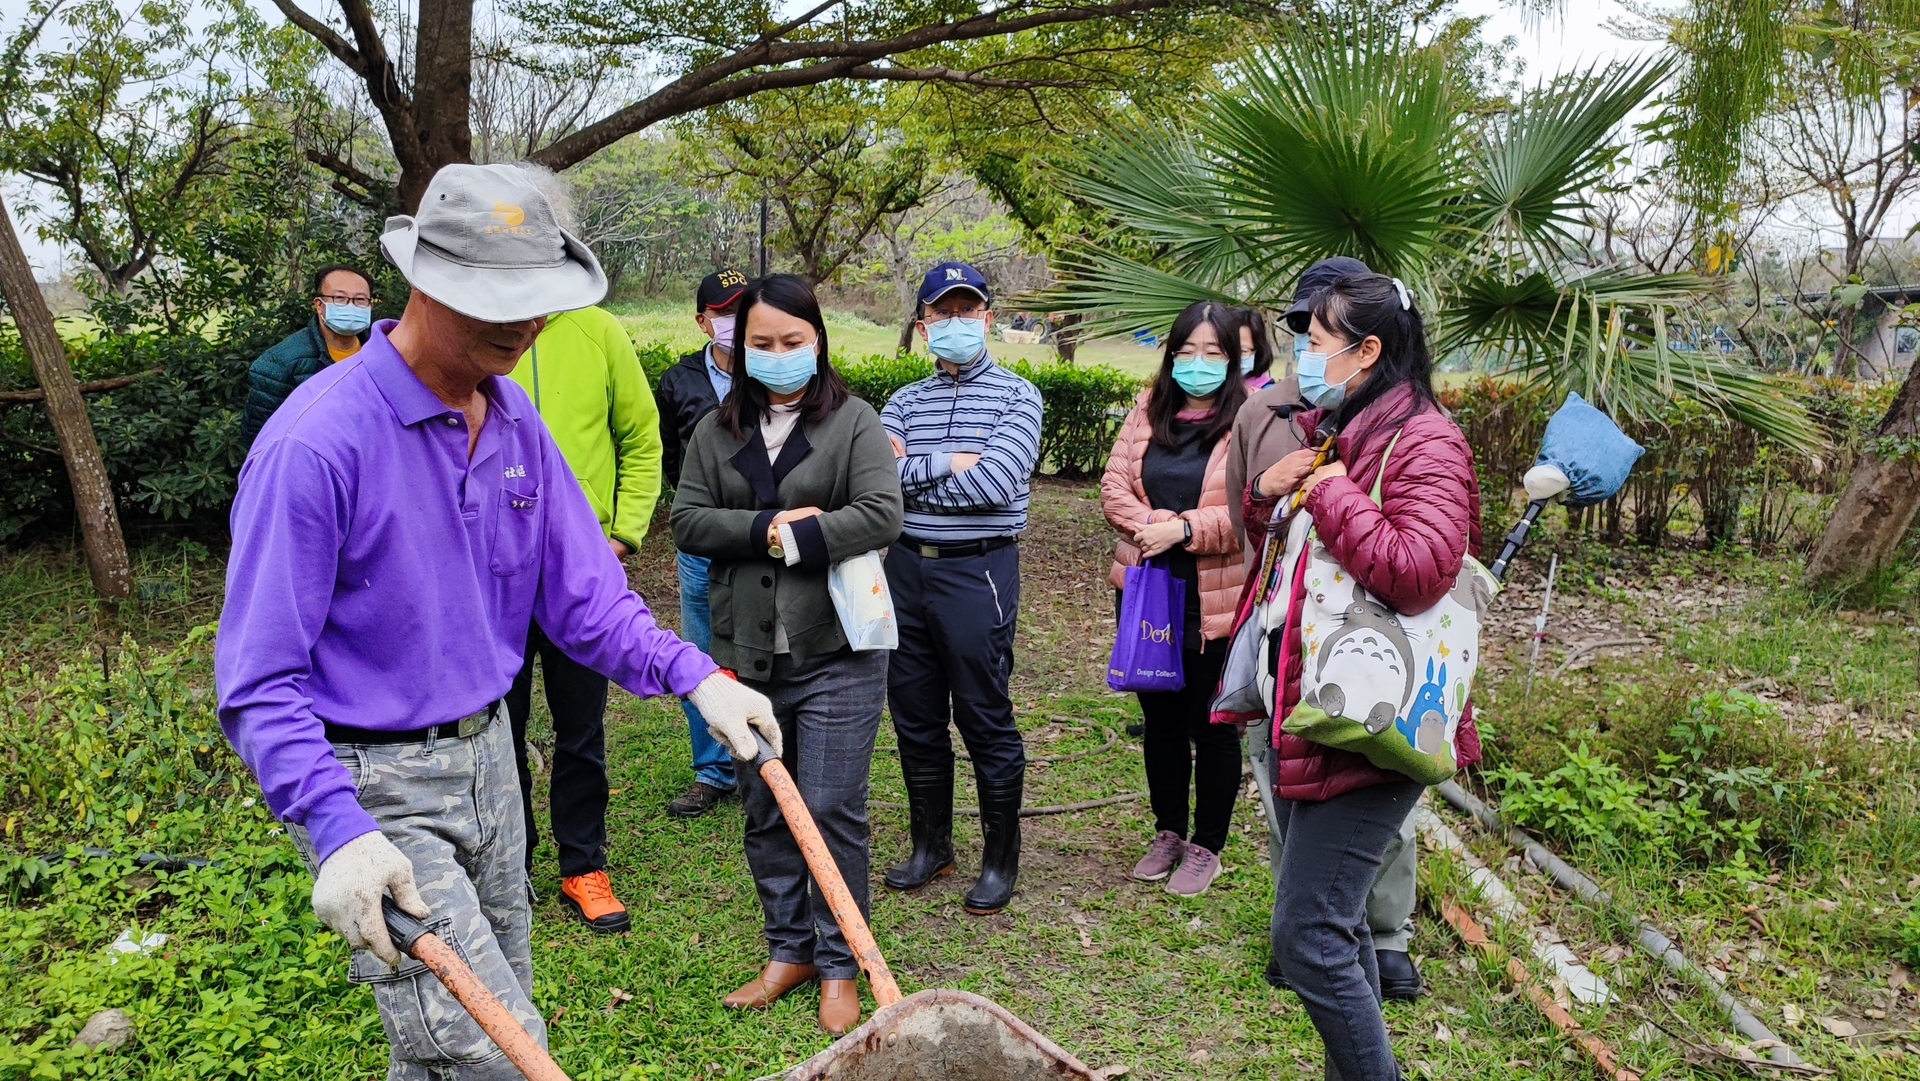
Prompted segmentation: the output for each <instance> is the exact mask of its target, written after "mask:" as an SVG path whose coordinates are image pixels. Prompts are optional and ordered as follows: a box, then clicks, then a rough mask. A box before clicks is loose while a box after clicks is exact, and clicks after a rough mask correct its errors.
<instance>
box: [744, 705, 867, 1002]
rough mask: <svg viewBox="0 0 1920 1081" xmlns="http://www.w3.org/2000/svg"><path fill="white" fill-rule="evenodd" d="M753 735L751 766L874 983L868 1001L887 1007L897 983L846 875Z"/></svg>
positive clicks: (783, 772)
mask: <svg viewBox="0 0 1920 1081" xmlns="http://www.w3.org/2000/svg"><path fill="white" fill-rule="evenodd" d="M753 739H754V742H755V743H756V744H758V745H759V751H760V753H759V754H757V755H755V756H754V759H753V765H754V768H755V769H757V770H759V771H760V779H761V780H763V781H765V782H766V783H767V787H768V788H769V789H771V790H772V791H773V798H774V801H775V802H776V803H778V804H779V805H780V813H781V814H782V815H784V816H786V819H787V829H788V830H790V831H792V833H793V840H794V843H795V844H798V845H799V846H800V854H801V855H802V856H805V857H806V860H807V870H808V871H811V872H812V873H813V880H814V882H816V883H817V884H819V886H820V892H821V893H824V894H826V895H827V907H829V908H831V909H832V910H833V919H834V922H836V923H838V924H839V925H840V933H841V934H842V935H845V936H846V939H847V946H848V947H849V948H851V949H852V950H853V955H854V957H855V958H856V959H858V960H859V962H860V967H861V968H862V969H865V970H866V973H867V982H868V983H869V984H871V985H872V987H873V1000H874V1001H875V1002H878V1003H879V1004H880V1005H882V1006H891V1005H893V1004H894V1003H896V1002H898V1001H900V985H899V984H898V983H896V982H895V981H894V978H893V971H892V970H891V969H889V968H888V967H887V959H886V958H885V957H883V956H881V954H880V944H879V943H877V942H875V941H874V940H873V931H872V929H871V928H869V927H868V926H867V918H866V917H865V916H863V915H861V914H860V906H859V905H857V904H855V903H854V901H853V894H852V893H850V892H848V890H847V880H846V879H845V878H844V877H842V876H841V874H840V866H839V865H838V864H836V863H834V862H833V853H832V852H830V851H828V849H827V841H826V838H824V837H822V836H820V827H819V826H816V825H814V822H813V814H812V812H810V811H808V810H807V801H806V800H804V799H801V798H800V789H799V787H798V786H797V785H795V784H794V783H793V775H792V774H790V773H788V772H787V765H786V763H784V762H782V761H780V756H779V755H777V754H775V753H774V752H773V747H772V746H771V745H770V744H768V743H767V740H766V737H764V736H762V735H761V734H760V733H758V732H755V733H754V734H753Z"/></svg>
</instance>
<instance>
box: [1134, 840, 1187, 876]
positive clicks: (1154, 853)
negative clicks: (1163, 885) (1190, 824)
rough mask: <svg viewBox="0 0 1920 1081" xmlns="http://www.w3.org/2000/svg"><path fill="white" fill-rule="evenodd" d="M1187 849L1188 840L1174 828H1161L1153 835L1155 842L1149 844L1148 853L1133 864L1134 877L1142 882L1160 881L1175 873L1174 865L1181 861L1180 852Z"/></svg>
mask: <svg viewBox="0 0 1920 1081" xmlns="http://www.w3.org/2000/svg"><path fill="white" fill-rule="evenodd" d="M1186 849H1187V842H1186V841H1184V840H1182V839H1181V837H1180V835H1179V834H1177V833H1174V832H1173V831H1172V830H1161V831H1160V832H1159V833H1156V834H1154V835H1153V844H1152V845H1150V846H1148V848H1147V854H1146V855H1144V856H1142V857H1140V862H1139V863H1136V864H1134V865H1133V877H1135V878H1137V879H1139V880H1140V881H1142V882H1158V881H1160V880H1161V879H1163V878H1165V877H1167V876H1168V875H1170V874H1172V873H1173V865H1174V864H1176V863H1179V862H1180V854H1181V853H1182V852H1185V851H1186Z"/></svg>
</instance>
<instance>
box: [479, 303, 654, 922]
mask: <svg viewBox="0 0 1920 1081" xmlns="http://www.w3.org/2000/svg"><path fill="white" fill-rule="evenodd" d="M512 378H513V380H514V382H516V383H519V384H520V385H521V386H522V387H524V388H525V389H526V392H527V396H528V397H530V398H532V399H533V405H534V408H536V409H538V410H539V411H540V419H541V420H543V421H545V422H546V424H547V428H548V430H549V431H551V432H552V433H553V439H554V442H556V443H558V444H559V446H560V453H561V454H562V455H563V456H565V458H566V460H567V464H568V465H569V466H571V467H572V468H573V474H574V476H575V477H576V478H577V479H578V480H579V481H580V487H581V488H582V489H584V490H585V491H586V494H587V502H588V503H590V504H592V505H593V509H594V511H595V513H597V514H598V515H599V517H600V529H601V531H602V532H604V533H605V534H606V537H607V546H608V547H610V548H612V549H613V554H614V555H616V556H619V557H621V558H625V557H627V556H630V555H632V554H633V553H634V552H636V551H638V550H639V548H640V542H641V541H642V540H643V539H645V537H646V535H647V525H648V523H649V522H651V521H652V520H653V507H654V504H655V503H657V502H658V501H659V499H660V456H661V443H660V411H659V409H658V407H656V406H655V405H654V401H653V391H652V390H650V389H649V388H648V387H647V377H646V375H645V373H643V372H642V371H641V370H640V358H639V356H638V355H637V354H636V353H635V352H634V348H633V339H631V338H629V337H627V332H626V330H625V329H624V328H622V327H621V326H620V322H619V320H617V319H615V318H614V317H613V316H612V315H611V314H610V313H609V312H607V310H606V309H604V308H582V309H580V310H579V311H571V312H566V313H564V314H561V315H556V316H554V317H552V318H551V319H549V320H548V321H547V328H546V330H544V331H542V332H541V334H540V337H539V338H537V339H535V341H534V343H533V348H532V349H530V350H528V352H527V355H526V356H525V357H522V358H521V360H520V363H519V364H518V365H516V366H515V367H514V369H513V375H512ZM536 657H537V658H538V659H539V660H540V663H541V665H542V666H543V667H544V669H545V671H546V689H547V708H548V709H549V711H550V712H551V713H552V714H553V744H554V746H553V786H552V787H553V790H552V800H551V804H552V806H551V808H550V810H551V816H552V824H553V843H554V847H555V848H557V849H558V850H559V856H560V896H561V899H562V900H563V901H565V902H566V903H567V906H568V907H570V908H572V909H573V910H574V912H575V913H577V914H578V915H579V916H580V918H581V919H582V920H585V921H586V923H587V924H588V925H589V926H591V927H592V928H593V929H594V930H596V931H601V932H605V933H608V934H615V933H618V932H621V931H625V930H627V928H628V926H629V924H630V921H629V919H628V917H627V910H626V907H625V906H623V905H622V904H621V903H620V902H619V900H618V899H616V898H615V897H614V893H613V884H612V882H611V881H610V880H609V879H608V878H607V855H606V845H607V751H606V729H605V726H604V723H603V721H604V718H605V714H606V709H607V680H606V677H605V676H602V675H600V674H599V673H597V672H595V671H593V670H592V669H591V668H588V667H587V666H585V665H583V664H579V663H578V662H576V661H574V660H573V659H571V658H570V657H568V656H567V655H566V654H565V653H563V652H561V650H560V649H559V648H558V647H556V646H555V645H554V644H553V643H552V642H551V641H549V640H548V638H547V636H546V634H545V633H544V632H543V631H542V630H541V629H540V627H539V626H538V625H537V624H536V625H534V626H532V627H529V628H528V629H527V660H526V666H525V667H524V668H522V669H521V670H520V676H519V678H518V679H516V680H514V682H513V689H512V690H510V691H508V692H507V715H508V717H509V718H510V719H511V720H512V722H513V742H514V752H515V755H516V756H517V757H518V759H519V763H520V801H521V808H522V811H523V813H524V814H525V815H526V820H527V873H528V874H529V875H531V874H532V873H533V849H534V846H535V844H536V843H537V842H538V839H539V832H538V830H537V829H536V828H535V826H534V820H533V772H532V770H531V769H529V768H528V765H527V715H528V714H529V712H531V710H532V705H533V662H534V659H535V658H536Z"/></svg>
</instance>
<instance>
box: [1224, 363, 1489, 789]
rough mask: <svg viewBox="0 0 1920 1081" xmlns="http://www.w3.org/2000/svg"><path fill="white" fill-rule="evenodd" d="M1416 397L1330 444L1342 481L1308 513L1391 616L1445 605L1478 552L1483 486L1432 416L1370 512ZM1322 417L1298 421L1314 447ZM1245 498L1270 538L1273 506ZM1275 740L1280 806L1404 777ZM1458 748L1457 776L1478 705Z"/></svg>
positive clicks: (1425, 415)
mask: <svg viewBox="0 0 1920 1081" xmlns="http://www.w3.org/2000/svg"><path fill="white" fill-rule="evenodd" d="M1411 395H1412V392H1411V391H1408V390H1404V389H1403V390H1400V391H1396V392H1394V393H1390V394H1388V395H1386V396H1384V397H1383V398H1381V399H1380V400H1379V401H1377V402H1375V403H1373V404H1372V405H1370V406H1368V407H1367V409H1366V411H1365V412H1363V413H1362V414H1360V416H1358V417H1355V418H1354V419H1353V420H1352V421H1351V422H1350V423H1349V424H1348V425H1347V428H1346V431H1344V432H1342V433H1341V434H1340V436H1339V438H1338V439H1337V440H1336V441H1335V447H1336V449H1337V450H1338V451H1339V460H1340V461H1343V462H1345V463H1347V476H1345V477H1333V478H1330V479H1328V480H1326V481H1323V482H1321V483H1320V484H1319V485H1317V486H1316V487H1315V488H1314V489H1313V491H1312V492H1311V493H1310V494H1309V495H1308V496H1307V500H1306V506H1305V508H1304V509H1305V510H1306V511H1307V512H1308V513H1310V514H1312V515H1313V522H1314V526H1315V528H1316V529H1317V530H1318V531H1319V533H1320V537H1321V539H1322V540H1324V541H1325V542H1326V545H1327V551H1328V553H1329V554H1331V555H1332V556H1333V558H1334V559H1335V560H1336V561H1338V562H1339V564H1340V565H1341V566H1342V567H1345V568H1347V570H1349V571H1351V572H1352V573H1353V576H1354V578H1355V580H1357V581H1358V582H1359V583H1360V584H1361V585H1363V586H1365V587H1366V588H1367V590H1368V591H1369V592H1371V593H1372V594H1373V595H1374V596H1376V597H1378V598H1380V599H1381V600H1383V601H1385V602H1386V603H1387V604H1389V605H1392V606H1393V609H1394V610H1395V611H1397V612H1405V613H1408V614H1418V613H1420V612H1424V611H1426V610H1427V609H1429V608H1431V607H1433V606H1434V605H1436V604H1438V603H1440V598H1441V597H1444V596H1446V593H1447V590H1449V589H1451V588H1453V584H1454V579H1455V576H1456V575H1458V574H1459V573H1460V564H1461V562H1462V561H1463V559H1464V558H1465V557H1466V555H1467V554H1469V553H1473V554H1475V555H1477V554H1478V553H1479V551H1480V485H1479V481H1478V479H1477V478H1476V477H1475V475H1474V471H1473V453H1472V451H1470V450H1469V449H1468V447H1467V440H1466V436H1464V435H1462V434H1461V432H1460V427H1459V425H1457V424H1455V423H1454V422H1453V419H1452V418H1451V417H1448V416H1447V415H1446V414H1445V413H1443V412H1441V411H1439V410H1437V409H1432V408H1429V409H1427V410H1425V411H1423V412H1421V413H1419V414H1417V415H1415V416H1414V417H1413V418H1412V419H1411V420H1408V421H1407V422H1406V424H1405V425H1404V427H1403V428H1402V429H1401V435H1400V442H1399V443H1398V444H1397V445H1396V446H1395V447H1394V448H1393V456H1392V457H1390V458H1388V459H1387V471H1386V480H1385V481H1384V483H1383V484H1382V485H1381V492H1380V505H1379V506H1375V505H1374V503H1373V498H1372V495H1371V492H1372V490H1373V481H1374V477H1375V476H1377V475H1378V474H1379V472H1380V458H1381V456H1382V455H1383V454H1384V453H1385V452H1386V449H1387V444H1388V443H1389V442H1391V441H1392V439H1393V434H1394V429H1393V428H1391V427H1387V426H1386V422H1389V421H1392V420H1393V419H1394V418H1396V417H1399V416H1400V415H1401V414H1403V413H1405V412H1406V410H1407V405H1408V403H1409V401H1410V400H1411ZM1325 415H1326V414H1325V412H1324V411H1323V410H1319V409H1314V410H1309V411H1308V412H1305V413H1302V414H1300V415H1299V416H1298V417H1296V418H1295V420H1296V421H1297V422H1298V423H1299V425H1300V429H1301V431H1302V433H1303V437H1304V438H1307V439H1309V440H1310V441H1311V443H1310V445H1314V446H1317V445H1318V441H1317V440H1312V434H1313V431H1314V428H1315V427H1316V426H1317V425H1318V424H1319V423H1320V420H1321V419H1322V418H1323V417H1324V416H1325ZM1243 494H1244V496H1245V499H1246V504H1245V511H1246V521H1247V527H1248V532H1250V533H1253V534H1254V535H1255V536H1256V537H1258V536H1260V535H1262V534H1264V532H1265V526H1264V523H1266V522H1268V521H1270V520H1271V518H1272V515H1273V508H1274V504H1275V503H1276V502H1277V500H1273V499H1255V498H1254V497H1253V490H1252V486H1251V484H1249V486H1248V489H1247V491H1246V492H1245V493H1243ZM1296 585H1297V583H1296ZM1299 592H1300V591H1299V589H1298V588H1296V589H1295V591H1294V593H1295V595H1294V596H1293V597H1292V598H1290V599H1289V616H1288V620H1287V629H1286V635H1285V638H1284V641H1283V644H1282V648H1281V663H1282V664H1283V665H1284V670H1283V673H1282V674H1283V675H1284V677H1285V678H1284V679H1283V680H1282V681H1281V688H1280V702H1279V709H1278V710H1277V712H1276V716H1278V717H1280V718H1282V719H1283V720H1284V719H1285V718H1286V717H1287V716H1288V715H1289V714H1291V713H1292V712H1293V707H1294V706H1296V705H1298V704H1299V702H1300V677H1301V674H1302V671H1303V667H1304V666H1303V662H1302V656H1301V647H1300V622H1299V620H1300V614H1299V613H1300V607H1301V606H1300V596H1299ZM1243 618H1244V617H1243ZM1276 735H1277V737H1278V738H1277V739H1276V741H1275V746H1276V747H1277V748H1278V749H1279V752H1280V753H1279V769H1278V770H1277V774H1278V775H1277V776H1276V777H1275V779H1274V794H1275V795H1278V796H1280V797H1282V798H1284V799H1295V800H1324V799H1332V798H1333V797H1335V796H1338V795H1341V794H1342V793H1345V792H1351V791H1353V790H1354V789H1356V788H1365V787H1367V786H1369V785H1375V784H1380V783H1382V782H1385V781H1389V780H1405V779H1406V778H1405V777H1403V776H1401V775H1400V774H1397V773H1391V772H1389V771H1387V770H1383V769H1380V768H1379V767H1377V766H1375V765H1373V764H1372V763H1371V762H1368V761H1367V760H1366V759H1365V758H1363V757H1362V756H1360V755H1358V754H1355V753H1353V752H1352V751H1341V750H1335V749H1334V748H1331V747H1326V746H1323V745H1321V744H1318V743H1310V742H1308V741H1307V740H1304V739H1301V738H1300V737H1298V736H1292V735H1288V734H1286V733H1285V732H1280V731H1277V729H1276ZM1456 750H1457V758H1458V761H1459V764H1460V766H1461V767H1462V768H1464V767H1466V766H1469V765H1472V764H1473V763H1475V762H1477V761H1479V760H1480V733H1479V730H1478V729H1477V728H1476V727H1475V726H1474V723H1473V707H1472V705H1471V704H1469V705H1468V707H1467V710H1466V712H1465V714H1464V715H1463V716H1462V717H1461V718H1460V731H1459V736H1458V744H1457V747H1456Z"/></svg>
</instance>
